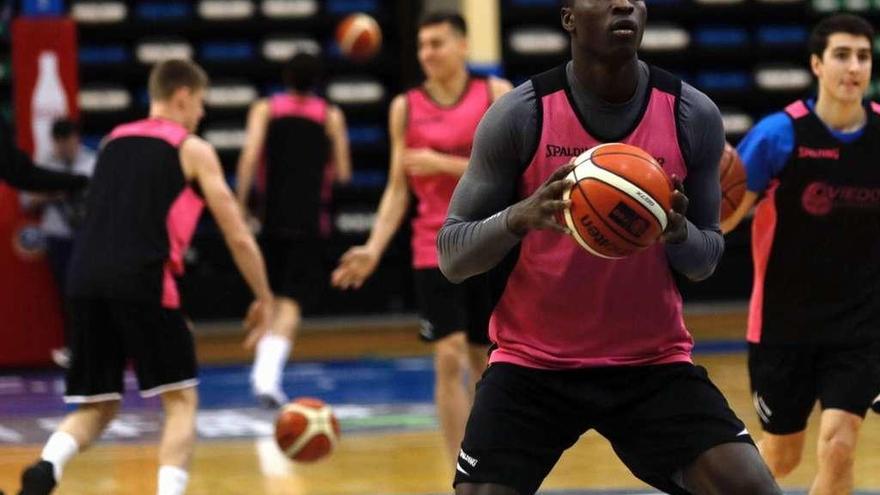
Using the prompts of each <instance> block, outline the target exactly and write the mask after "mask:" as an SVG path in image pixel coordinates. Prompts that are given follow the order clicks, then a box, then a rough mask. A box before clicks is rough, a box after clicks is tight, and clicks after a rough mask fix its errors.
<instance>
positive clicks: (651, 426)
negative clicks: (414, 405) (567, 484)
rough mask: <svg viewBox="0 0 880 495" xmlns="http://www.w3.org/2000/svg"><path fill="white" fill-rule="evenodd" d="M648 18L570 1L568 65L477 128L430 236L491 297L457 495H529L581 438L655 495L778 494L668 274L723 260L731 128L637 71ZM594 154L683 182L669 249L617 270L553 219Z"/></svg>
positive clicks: (637, 1) (516, 93)
mask: <svg viewBox="0 0 880 495" xmlns="http://www.w3.org/2000/svg"><path fill="white" fill-rule="evenodd" d="M646 18H647V8H646V6H645V2H644V1H641V0H568V1H567V2H565V3H564V4H563V7H562V9H561V21H562V26H563V28H564V29H565V30H566V31H567V32H568V33H569V35H570V38H571V54H572V61H571V62H568V63H566V64H564V65H562V66H559V67H557V68H555V69H552V70H550V71H548V72H546V73H543V74H540V75H538V76H535V77H533V78H532V79H531V80H530V81H529V82H526V83H525V84H523V85H521V86H519V87H517V88H516V89H514V90H513V91H512V92H510V93H508V94H507V95H505V96H504V97H503V98H501V99H500V100H499V101H498V102H497V103H496V104H495V105H494V106H493V107H492V109H490V110H489V112H488V113H487V114H486V116H485V117H484V118H483V121H482V122H481V123H480V126H479V129H478V131H477V135H476V138H475V141H474V150H473V153H472V155H471V161H470V165H469V166H468V169H467V172H466V173H465V175H464V176H463V178H462V180H461V182H460V183H459V185H458V187H457V189H456V191H455V195H454V196H453V199H452V203H451V204H450V208H449V218H448V219H447V220H446V222H445V224H444V226H443V228H442V229H441V231H440V235H439V239H438V246H439V250H440V267H441V269H442V270H443V272H444V273H445V274H446V275H447V276H448V277H449V278H450V280H453V281H462V280H464V279H466V278H468V277H472V276H474V275H477V274H480V273H483V272H486V271H489V270H492V276H493V280H494V279H495V278H496V277H497V282H498V283H497V284H496V283H493V288H498V292H499V293H497V294H495V296H496V297H497V298H498V299H497V304H496V305H495V306H494V312H493V315H492V319H491V323H490V327H489V330H490V337H491V338H492V341H493V343H494V348H493V350H492V353H491V355H490V357H489V362H490V365H489V368H488V369H487V371H486V372H485V373H484V374H483V378H482V379H481V380H480V383H479V385H478V386H477V393H476V398H475V401H474V406H473V409H472V410H471V415H470V418H469V419H468V424H467V429H466V432H465V437H464V441H463V442H462V447H461V452H460V453H459V457H458V463H457V465H456V473H455V475H456V476H455V490H456V493H457V494H459V495H477V494H478V495H514V494H518V495H528V494H531V493H534V492H535V491H536V490H537V489H538V487H539V486H540V484H541V483H542V481H543V479H544V477H546V476H547V474H548V473H549V472H550V470H551V469H552V467H553V466H554V464H555V463H556V462H557V460H558V459H559V457H560V455H561V454H562V452H563V451H565V450H566V449H567V448H569V447H570V446H572V445H573V444H574V443H575V442H576V441H577V440H578V438H579V437H580V436H581V435H582V434H583V433H584V432H586V431H587V430H590V429H595V430H596V431H597V432H599V434H601V435H602V436H604V437H605V438H607V439H608V440H609V441H610V442H611V445H612V447H613V448H614V450H615V452H616V453H617V455H618V456H619V457H620V459H621V460H622V461H623V462H624V464H626V466H627V467H628V468H629V469H630V470H631V471H632V472H633V473H634V474H635V475H636V476H637V477H638V478H640V479H642V480H643V481H645V482H646V483H648V484H651V485H653V486H655V487H657V488H659V489H661V490H663V491H664V492H666V493H672V494H716V493H723V494H725V495H740V494H741V495H746V494H748V495H763V494H779V493H781V492H780V490H779V488H778V487H777V486H776V483H775V482H774V480H773V478H772V476H771V474H770V472H769V470H768V469H767V467H766V465H765V464H764V462H763V461H762V459H761V457H760V455H759V454H758V450H757V449H756V448H755V446H754V444H753V442H752V440H751V438H750V436H749V434H748V432H747V431H746V429H745V426H744V425H743V423H742V422H741V421H740V420H739V419H738V418H737V417H736V415H735V414H734V412H733V411H732V410H731V409H730V407H729V406H728V404H727V401H726V400H725V399H724V397H723V396H722V395H721V393H720V391H719V390H718V389H717V388H716V387H715V386H714V385H713V384H712V382H711V381H710V380H709V378H708V376H707V373H706V371H705V370H704V369H703V368H702V367H699V366H695V365H694V364H693V362H692V360H691V349H692V344H693V340H692V338H691V336H690V334H689V333H688V332H687V330H686V328H685V326H684V321H683V317H682V301H681V296H680V295H679V293H678V290H677V289H676V286H675V283H674V281H673V277H672V272H673V270H674V271H677V272H679V273H681V274H683V275H685V276H687V277H688V278H690V279H693V280H700V279H704V278H706V277H708V276H709V275H711V274H712V272H713V270H714V268H715V265H716V264H717V262H718V260H719V258H720V257H721V253H722V251H723V239H722V237H721V234H720V232H719V229H718V214H719V204H720V203H719V201H720V191H719V188H720V186H719V181H718V162H719V158H720V156H721V150H722V147H723V144H724V131H723V128H722V123H721V116H720V113H719V111H718V109H717V107H716V106H715V105H714V104H713V103H712V101H711V100H709V99H708V98H707V97H706V96H705V95H703V94H702V93H700V92H699V91H697V90H696V89H694V88H693V87H691V86H689V85H687V84H684V83H682V82H681V81H680V80H678V79H676V78H675V77H674V76H672V75H671V74H669V73H667V72H665V71H663V70H661V69H659V68H657V67H653V66H649V65H647V64H645V63H643V62H641V61H640V60H639V59H638V55H637V49H638V46H639V43H640V41H641V38H642V34H643V32H644V28H645V22H646ZM604 142H623V143H626V144H630V145H634V146H638V147H639V148H642V149H643V150H645V151H647V152H648V153H650V154H651V155H652V156H654V157H655V158H656V159H657V161H658V162H659V163H660V164H661V165H662V167H663V168H664V170H665V171H666V172H667V173H668V174H669V175H670V176H672V177H673V178H674V182H676V183H677V184H678V186H677V189H678V191H676V192H674V193H673V197H672V206H673V207H672V209H671V210H670V211H669V212H668V215H669V224H668V226H667V230H666V231H665V233H664V234H663V237H662V242H658V243H657V244H655V245H654V246H652V247H651V248H648V249H646V250H644V251H641V252H639V253H637V254H634V255H632V256H629V257H627V258H623V259H618V260H606V259H603V258H599V257H594V256H591V255H590V254H588V253H586V252H584V250H583V249H581V248H580V247H579V246H578V245H577V244H576V243H575V242H574V240H573V239H571V238H570V237H569V236H567V235H565V229H564V228H563V227H562V226H560V225H559V224H558V223H557V222H556V220H555V216H556V213H557V212H559V211H561V210H563V209H564V208H566V207H567V206H568V202H567V201H563V200H562V192H563V191H564V189H565V188H567V187H571V186H572V183H571V182H570V181H567V180H566V179H565V176H566V175H567V174H568V173H569V171H570V170H571V169H572V167H573V166H572V165H571V164H570V163H569V162H570V161H571V158H573V157H574V156H575V155H577V154H578V153H580V152H581V151H583V150H586V149H588V148H591V147H593V146H596V145H598V144H600V143H604ZM566 163H569V164H568V165H566ZM679 181H683V186H682V184H681V183H680V182H679ZM683 191H686V192H687V196H685V194H684V193H683ZM634 308H638V309H634Z"/></svg>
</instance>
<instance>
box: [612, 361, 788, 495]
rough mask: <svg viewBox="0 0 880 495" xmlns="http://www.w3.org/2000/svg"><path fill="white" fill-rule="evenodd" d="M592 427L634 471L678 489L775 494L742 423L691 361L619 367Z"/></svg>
mask: <svg viewBox="0 0 880 495" xmlns="http://www.w3.org/2000/svg"><path fill="white" fill-rule="evenodd" d="M612 378H613V379H614V380H618V382H613V381H611V379H610V378H609V381H608V383H607V384H606V388H607V390H609V391H610V392H608V394H609V395H608V397H607V400H608V401H614V402H613V404H614V405H615V406H614V407H612V408H611V410H612V411H613V414H609V415H606V417H603V418H602V419H601V420H600V421H599V422H598V423H597V425H596V430H597V431H598V432H599V433H600V434H602V435H603V436H605V437H606V438H608V439H609V440H610V441H611V445H612V447H613V448H614V451H615V452H616V453H617V455H618V456H619V457H620V459H621V460H622V461H623V462H624V464H626V466H627V467H628V468H629V469H630V471H632V472H633V474H635V475H636V476H637V477H638V478H640V479H641V480H643V481H645V482H646V483H649V484H651V485H653V486H655V487H657V488H659V489H660V490H662V491H664V492H666V493H671V494H677V495H689V494H694V495H709V494H724V495H765V494H767V495H769V494H774V495H775V494H781V493H782V492H781V491H780V490H779V487H778V486H777V485H776V482H775V481H774V480H773V476H772V475H771V474H770V471H769V470H768V469H767V467H766V465H765V464H764V462H763V460H762V459H761V456H760V455H759V453H758V450H757V448H756V447H755V445H754V443H753V441H752V439H751V437H750V436H749V433H748V431H747V430H746V428H745V425H744V424H743V423H742V421H740V420H739V418H737V417H736V414H734V412H733V411H732V410H731V409H730V406H729V405H728V404H727V401H726V400H725V399H724V396H723V395H722V394H721V392H720V391H719V390H718V388H717V387H715V385H714V384H712V382H711V381H710V380H709V378H708V375H707V373H706V371H705V370H704V369H703V368H701V367H698V366H694V365H692V364H690V363H677V364H668V365H657V366H644V367H633V368H631V369H621V370H619V371H617V372H616V373H615V374H614V375H613V377H612Z"/></svg>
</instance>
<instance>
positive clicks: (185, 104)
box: [179, 88, 205, 132]
mask: <svg viewBox="0 0 880 495" xmlns="http://www.w3.org/2000/svg"><path fill="white" fill-rule="evenodd" d="M204 100H205V90H204V89H198V90H195V91H193V90H191V89H189V88H184V89H183V92H182V94H181V98H180V100H179V104H180V108H181V110H182V112H183V119H184V123H183V125H184V127H186V128H187V129H189V131H190V132H195V130H196V129H197V128H198V127H199V122H201V120H202V117H204V116H205V103H204Z"/></svg>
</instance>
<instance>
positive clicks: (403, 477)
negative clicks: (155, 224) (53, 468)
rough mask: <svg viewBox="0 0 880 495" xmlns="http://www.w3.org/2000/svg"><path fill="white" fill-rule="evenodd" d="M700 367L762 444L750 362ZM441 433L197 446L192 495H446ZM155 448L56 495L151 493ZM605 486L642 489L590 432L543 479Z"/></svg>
mask: <svg viewBox="0 0 880 495" xmlns="http://www.w3.org/2000/svg"><path fill="white" fill-rule="evenodd" d="M688 321H689V324H690V327H691V328H692V330H693V332H694V333H695V335H696V336H697V338H698V339H710V338H712V339H716V338H739V337H740V335H741V332H742V328H743V323H744V317H743V315H742V313H741V312H734V313H730V314H717V315H711V314H706V315H692V316H690V317H689V318H688ZM413 332H414V329H412V328H402V329H386V330H381V329H378V330H377V329H374V330H371V331H369V332H363V331H361V332H356V331H347V330H342V329H341V330H335V331H320V332H319V331H313V332H308V331H307V332H304V334H303V336H302V338H301V340H300V342H299V343H298V347H297V351H296V354H297V357H299V358H306V357H307V358H317V357H321V356H323V357H345V356H359V355H364V354H384V355H388V354H391V355H412V354H414V353H424V352H426V348H425V347H424V346H422V345H420V344H418V342H417V341H416V340H415V339H414V338H413V335H414V334H413ZM237 341H238V337H237V336H235V337H234V338H233V337H227V336H217V335H216V334H214V335H213V336H211V337H205V338H202V339H200V342H199V345H200V354H201V356H202V358H203V360H204V361H211V362H228V361H236V360H241V359H246V358H247V355H246V354H245V353H243V351H241V350H240V348H239V347H238V344H237ZM697 360H698V362H699V363H700V364H703V365H704V366H706V367H707V368H708V369H709V372H710V376H711V377H712V379H713V380H714V381H715V383H716V384H718V386H719V387H720V388H721V389H722V391H723V392H724V393H725V395H726V396H727V397H728V399H729V400H730V402H731V405H732V406H733V407H734V409H735V410H736V411H737V412H738V413H739V415H740V416H741V418H742V419H743V420H744V421H746V423H747V425H748V427H749V429H750V431H752V432H753V433H755V434H756V436H759V435H760V433H759V431H760V430H759V427H758V424H757V421H756V418H755V415H754V412H753V410H752V408H751V403H750V402H751V401H750V398H749V393H748V379H747V375H746V368H745V355H744V354H742V353H735V354H722V355H705V356H699V357H698V359H697ZM815 433H816V432H815V427H813V426H811V427H810V429H809V440H808V444H807V450H806V452H805V457H804V463H803V465H802V466H801V467H799V468H798V469H797V470H796V471H795V472H794V473H793V474H792V475H791V476H790V477H789V478H788V479H786V480H784V482H783V485H784V486H787V487H793V488H805V487H807V486H808V485H809V482H810V479H811V478H812V475H813V473H814V472H815V461H814V458H815ZM39 450H40V446H39V445H27V446H15V447H0V488H2V489H5V490H6V492H7V495H12V494H13V493H14V492H13V491H12V490H13V489H14V488H16V487H17V486H18V485H17V478H18V472H19V470H20V469H21V467H22V466H23V465H24V464H25V463H27V462H30V461H31V460H32V459H33V458H34V457H35V456H37V455H38V454H39ZM441 453H442V446H441V441H440V437H439V434H438V433H437V432H436V431H421V432H408V433H404V432H398V433H383V434H358V435H351V436H348V437H345V438H344V439H343V441H342V442H341V443H340V445H339V447H338V449H337V451H336V452H335V453H334V454H333V455H332V457H330V458H329V459H327V460H326V461H323V462H320V463H317V464H315V465H293V464H291V463H289V462H287V461H286V460H284V459H283V458H282V457H281V456H280V454H279V453H278V451H277V449H276V448H275V447H274V445H273V444H272V440H271V439H261V440H247V441H205V442H201V443H200V444H199V445H198V447H197V449H196V454H195V461H194V465H193V470H192V478H191V483H190V489H189V491H188V492H187V493H188V494H190V495H223V494H266V495H365V494H413V495H415V494H429V493H450V492H451V489H450V480H451V476H452V473H453V469H452V467H451V466H450V465H447V461H446V459H444V458H443V457H442V455H441ZM155 454H156V448H155V446H154V445H139V444H135V445H132V444H122V443H115V444H103V445H99V446H97V447H96V448H93V449H91V450H89V451H87V452H85V453H83V454H81V455H79V456H78V457H77V458H76V459H75V460H74V461H72V462H71V463H70V465H69V466H68V468H67V470H66V472H65V476H64V480H63V485H62V487H61V488H60V489H59V490H57V492H56V493H58V494H59V495H110V494H114V495H116V494H152V493H155V472H156V462H155ZM856 473H857V474H856V480H857V488H859V489H861V490H863V491H876V492H878V493H880V416H878V415H876V414H870V415H869V417H868V419H867V421H866V422H865V426H864V430H863V435H862V437H861V441H860V444H859V448H858V454H857V462H856ZM601 488H634V489H639V488H644V485H643V484H641V483H640V482H639V481H638V480H636V479H635V478H633V477H632V475H630V474H629V473H628V472H627V471H626V469H625V468H624V467H623V465H622V464H621V463H620V462H619V461H618V460H617V458H616V457H615V456H614V454H613V452H612V451H611V449H610V447H609V446H608V444H607V442H605V441H604V439H602V438H601V437H599V436H598V435H596V434H595V433H594V432H591V433H588V434H587V435H585V436H584V437H583V438H582V439H581V441H580V442H579V443H578V444H577V445H576V446H575V447H574V448H572V449H571V450H570V451H569V452H567V453H566V454H565V455H564V456H563V458H562V460H561V462H560V463H559V465H558V466H557V467H556V469H555V470H554V471H553V473H552V474H551V475H550V477H549V478H548V479H547V481H546V482H545V484H544V489H577V490H583V493H599V491H598V490H599V489H601Z"/></svg>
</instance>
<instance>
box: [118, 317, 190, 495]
mask: <svg viewBox="0 0 880 495" xmlns="http://www.w3.org/2000/svg"><path fill="white" fill-rule="evenodd" d="M113 316H114V319H115V321H117V322H118V326H119V327H120V328H122V329H123V333H124V337H125V345H126V349H127V351H128V354H129V356H131V359H132V361H133V362H134V369H135V373H136V374H137V379H138V386H139V387H140V390H141V396H142V397H144V398H148V397H155V396H159V397H161V399H162V407H163V409H164V412H165V417H164V420H163V428H162V437H161V440H160V443H159V472H158V483H157V484H158V491H157V493H158V495H183V493H184V492H185V491H186V485H187V483H188V481H189V474H188V469H189V464H190V459H191V457H192V452H193V445H194V442H195V416H196V408H197V406H198V396H197V394H196V386H197V385H198V378H197V365H196V355H195V344H194V342H193V336H192V331H191V329H190V328H189V326H188V325H187V323H186V320H185V319H184V317H183V315H182V314H181V312H180V311H179V310H176V309H167V308H163V307H160V306H159V305H158V304H134V303H132V304H129V303H117V304H115V305H114V308H113Z"/></svg>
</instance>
